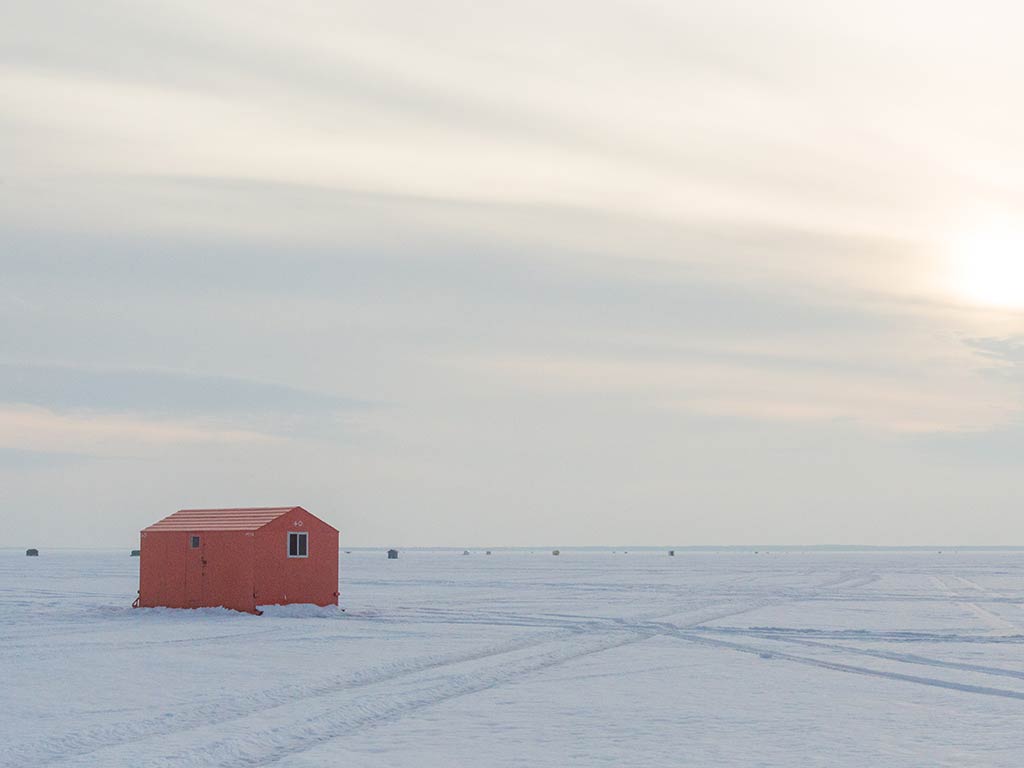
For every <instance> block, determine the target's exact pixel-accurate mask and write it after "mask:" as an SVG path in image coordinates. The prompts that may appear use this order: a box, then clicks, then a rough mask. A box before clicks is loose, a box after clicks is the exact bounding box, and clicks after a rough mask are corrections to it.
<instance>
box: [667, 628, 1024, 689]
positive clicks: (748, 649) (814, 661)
mask: <svg viewBox="0 0 1024 768" xmlns="http://www.w3.org/2000/svg"><path fill="white" fill-rule="evenodd" d="M662 634H664V635H667V636H669V637H675V638H678V639H679V640H684V641H686V642H690V643H695V644H697V645H704V646H708V647H712V648H722V649H726V650H730V651H737V652H739V653H746V654H751V655H755V656H759V657H760V656H763V655H764V654H765V653H769V654H770V656H771V659H773V660H774V659H782V660H784V661H791V662H794V663H796V664H803V665H805V666H809V667H817V668H819V669H828V670H831V671H834V672H846V673H848V674H854V675H865V676H868V677H878V678H883V679H886V680H898V681H901V682H906V683H915V684H917V685H925V686H929V687H932V688H944V689H946V690H950V691H959V692H960V693H974V694H978V695H982V696H995V697H999V698H1004V699H1016V700H1018V701H1024V691H1012V690H1008V689H1005V688H991V687H989V686H984V685H974V684H972V683H956V682H952V681H950V680H942V679H940V678H934V677H923V676H920V675H909V674H904V673H902V672H889V671H885V670H880V669H872V668H871V667H861V666H857V665H855V664H846V663H843V662H837V661H827V660H826V659H818V658H814V657H810V656H798V655H796V654H793V653H787V652H785V651H776V650H770V651H769V650H767V649H766V648H764V647H763V646H760V647H758V646H752V645H743V644H742V643H735V642H732V641H730V640H719V639H717V638H711V637H707V636H706V635H705V636H702V635H700V634H697V633H687V632H685V631H679V630H676V629H674V628H671V627H665V628H664V631H663V632H662Z"/></svg>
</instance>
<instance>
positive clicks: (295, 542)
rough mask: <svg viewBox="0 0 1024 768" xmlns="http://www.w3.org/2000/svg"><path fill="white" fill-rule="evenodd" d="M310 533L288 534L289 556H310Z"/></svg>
mask: <svg viewBox="0 0 1024 768" xmlns="http://www.w3.org/2000/svg"><path fill="white" fill-rule="evenodd" d="M308 538H309V534H308V533H289V534H288V557H309V545H308V542H307V539H308Z"/></svg>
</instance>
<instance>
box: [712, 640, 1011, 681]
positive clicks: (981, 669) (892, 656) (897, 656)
mask: <svg viewBox="0 0 1024 768" xmlns="http://www.w3.org/2000/svg"><path fill="white" fill-rule="evenodd" d="M708 631H709V632H715V633H720V634H724V635H741V636H744V637H756V638H763V639H766V640H771V641H773V642H780V643H790V644H792V645H803V646H807V647H809V648H821V649H824V650H830V651H838V652H839V653H851V654H855V655H858V656H870V657H872V658H877V659H885V660H887V661H898V662H901V663H904V664H920V665H923V666H927V667H935V668H939V669H955V670H957V671H960V672H977V673H979V674H983V675H993V676H996V677H1012V678H1016V679H1018V680H1024V672H1018V671H1017V670H1013V669H1005V668H1003V667H988V666H984V665H982V664H971V663H970V662H961V661H946V660H944V659H935V658H932V657H929V656H920V655H918V654H914V653H896V652H895V651H882V650H876V649H873V648H856V647H854V646H850V645H840V644H838V643H823V642H821V641H820V640H810V639H807V638H801V637H786V636H780V635H778V634H773V633H770V632H769V633H764V632H757V631H750V630H742V629H721V630H719V629H709V630H708Z"/></svg>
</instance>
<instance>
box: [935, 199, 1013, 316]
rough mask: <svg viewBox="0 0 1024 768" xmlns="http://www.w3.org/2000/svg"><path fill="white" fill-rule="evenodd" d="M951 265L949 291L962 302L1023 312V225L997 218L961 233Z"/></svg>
mask: <svg viewBox="0 0 1024 768" xmlns="http://www.w3.org/2000/svg"><path fill="white" fill-rule="evenodd" d="M952 262H953V269H952V275H951V277H952V284H953V285H952V287H953V290H954V291H955V292H956V293H957V295H959V296H960V297H961V298H962V299H963V300H965V301H968V302H970V303H972V304H981V305H985V306H989V307H997V308H1003V309H1024V222H1013V221H1010V220H1008V219H1006V218H1002V217H1001V218H998V219H992V220H988V221H985V222H982V223H976V224H975V225H973V226H971V227H970V228H967V229H965V230H964V231H963V233H962V234H961V235H960V236H958V237H957V238H955V240H954V243H953V248H952Z"/></svg>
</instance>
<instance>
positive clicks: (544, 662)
mask: <svg viewBox="0 0 1024 768" xmlns="http://www.w3.org/2000/svg"><path fill="white" fill-rule="evenodd" d="M654 634H656V632H654V631H652V630H642V631H636V632H628V633H627V632H622V631H617V632H611V633H606V634H604V635H597V636H595V635H583V636H580V635H573V636H571V637H568V638H564V639H562V640H560V641H554V642H553V643H551V644H552V645H553V647H552V648H549V649H546V650H541V651H540V652H537V650H536V649H534V648H531V649H529V651H530V652H529V653H525V654H522V655H520V656H516V655H515V652H512V656H513V657H512V658H507V659H501V660H500V661H499V660H497V659H496V658H495V656H498V655H507V654H490V655H488V656H485V657H484V658H483V662H484V663H483V664H479V663H476V662H474V661H463V662H454V663H451V664H446V665H439V666H438V667H436V668H433V669H429V670H426V671H423V672H420V673H419V674H413V675H410V676H403V678H402V679H400V680H394V681H393V684H392V685H388V686H385V689H384V690H380V691H371V692H369V693H367V692H365V691H358V692H351V693H350V692H349V691H339V692H337V693H336V695H334V696H326V697H324V696H321V697H315V698H316V699H317V701H316V703H317V704H319V705H320V706H319V707H318V708H317V709H315V710H312V711H311V709H310V704H311V703H312V698H313V697H310V698H304V699H301V700H298V701H294V702H291V703H290V704H287V705H283V706H281V707H276V708H274V709H273V710H270V711H263V710H261V711H259V712H254V713H250V714H249V715H245V716H242V717H238V718H232V719H231V727H230V729H224V728H221V727H217V726H204V727H203V728H194V729H189V730H188V731H187V732H182V731H180V730H179V729H175V730H174V732H173V733H170V734H168V738H167V739H165V740H164V741H162V742H154V741H153V740H152V739H146V743H145V745H144V747H143V746H142V745H141V744H140V745H138V746H139V748H138V749H133V747H135V746H136V745H135V744H122V745H119V746H117V747H113V748H110V749H101V750H97V751H95V752H94V753H93V754H89V755H78V756H76V757H73V758H69V759H66V760H59V761H56V762H53V763H51V764H52V765H63V766H95V765H108V764H118V765H121V764H124V765H134V766H137V767H138V768H148V767H150V766H154V767H155V766H179V765H216V766H219V768H252V767H255V766H267V765H272V764H274V763H277V762H279V761H280V760H283V759H284V758H286V757H290V756H292V755H296V754H301V753H303V752H307V751H309V750H311V749H313V748H315V747H317V746H319V745H321V744H324V743H326V742H329V741H332V740H334V739H337V738H339V737H343V736H346V735H351V734H353V733H357V732H360V731H362V730H365V729H367V728H373V727H375V726H378V725H382V724H385V723H391V722H395V721H397V720H400V719H402V718H403V717H407V716H408V715H411V714H415V713H417V712H419V711H421V710H423V709H426V708H429V707H433V706H437V705H439V704H443V703H444V702H447V701H450V700H452V699H456V698H460V697H462V696H468V695H471V694H474V693H479V692H481V691H485V690H490V689H493V688H497V687H499V686H502V685H505V684H508V683H511V682H514V681H516V680H518V679H520V678H523V677H526V676H528V675H531V674H534V673H536V672H539V671H542V670H545V669H550V668H553V667H557V666H560V665H562V664H566V663H568V662H571V661H575V660H577V659H581V658H585V657H587V656H590V655H593V654H596V653H602V652H604V651H608V650H612V649H614V648H620V647H623V646H626V645H632V644H634V643H637V642H641V641H643V640H646V639H647V638H649V637H651V636H653V635H654ZM457 665H458V666H464V667H466V668H465V669H460V670H454V669H452V667H455V666H457ZM219 725H223V723H221V724H219ZM226 733H227V735H226Z"/></svg>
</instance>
